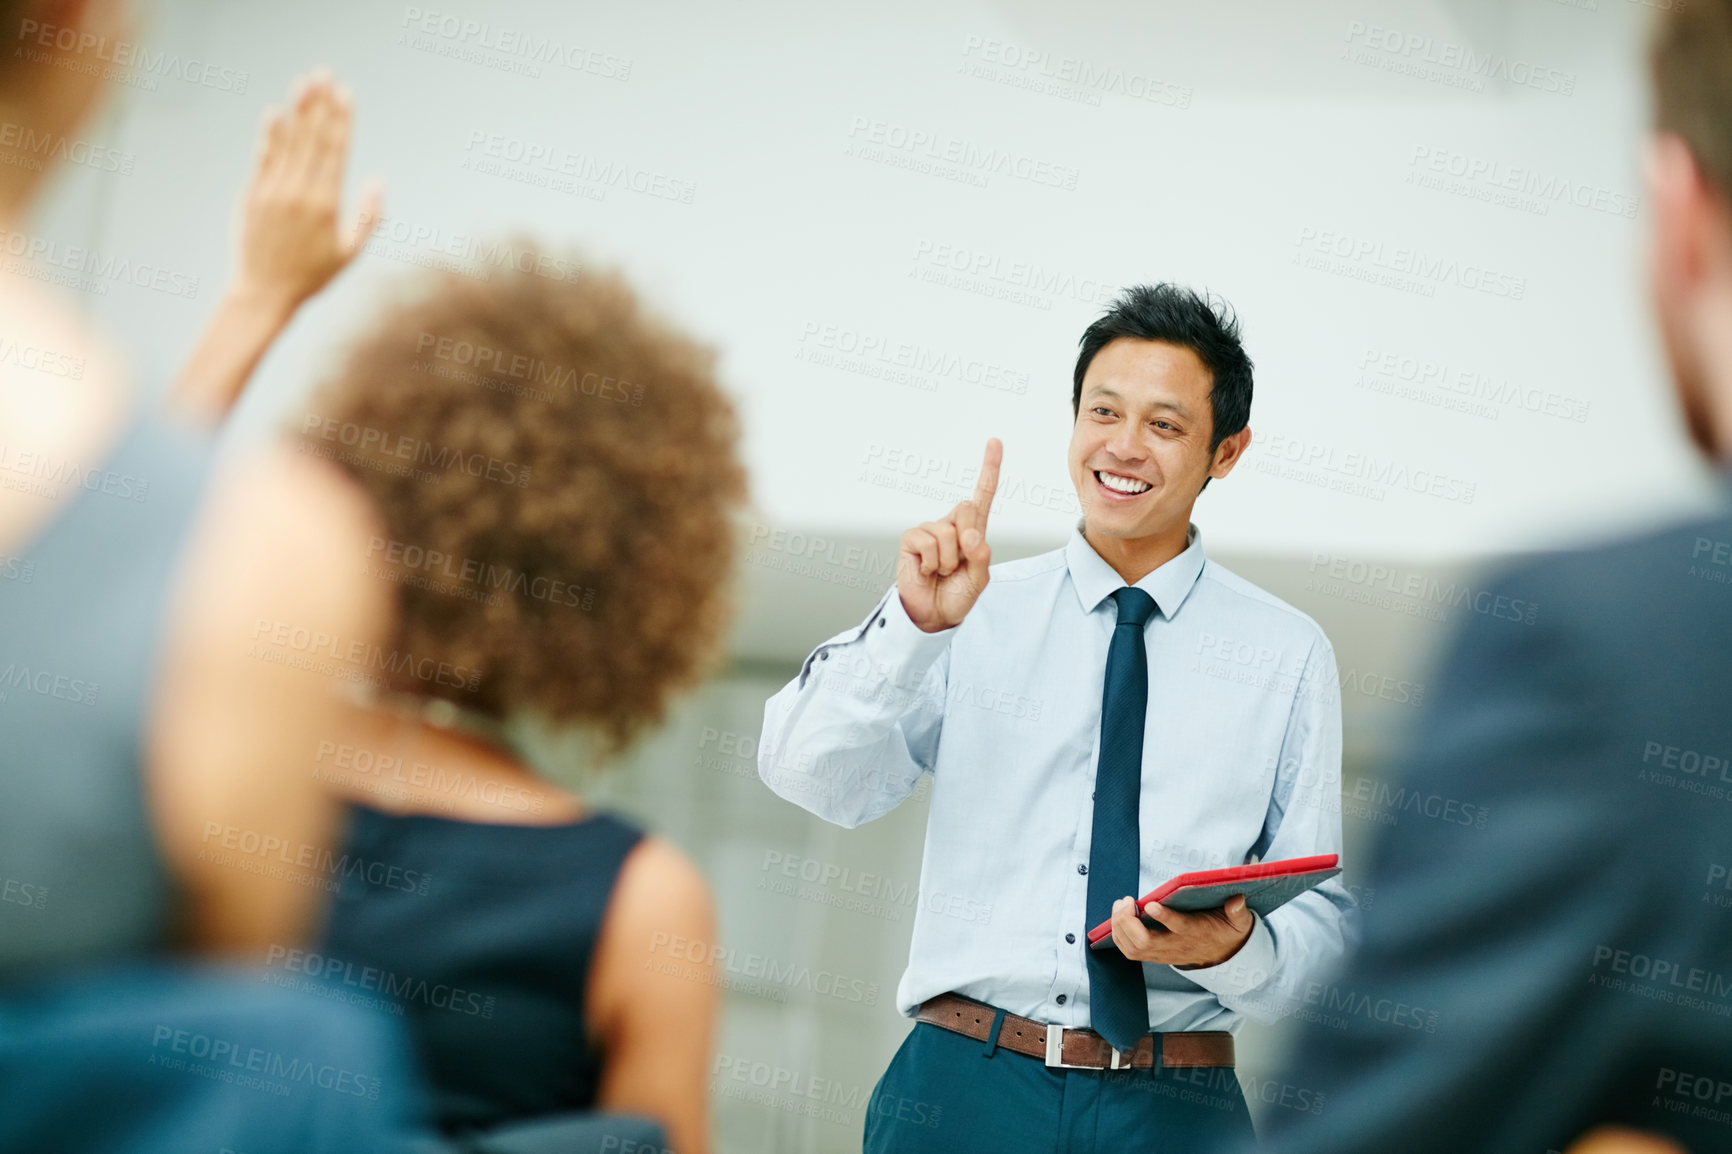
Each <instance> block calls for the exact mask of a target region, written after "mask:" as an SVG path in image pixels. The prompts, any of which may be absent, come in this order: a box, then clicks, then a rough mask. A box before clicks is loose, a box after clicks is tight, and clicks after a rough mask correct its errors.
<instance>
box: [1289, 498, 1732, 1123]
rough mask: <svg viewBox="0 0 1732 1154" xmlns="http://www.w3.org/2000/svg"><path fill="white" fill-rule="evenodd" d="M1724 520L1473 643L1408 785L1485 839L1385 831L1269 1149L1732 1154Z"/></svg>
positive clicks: (1463, 641) (1520, 569)
mask: <svg viewBox="0 0 1732 1154" xmlns="http://www.w3.org/2000/svg"><path fill="white" fill-rule="evenodd" d="M1729 481H1732V478H1729ZM1726 493H1727V495H1728V496H1729V497H1732V483H1729V484H1728V485H1727V487H1726ZM1727 510H1728V511H1727V512H1726V513H1724V514H1721V515H1716V516H1714V517H1712V518H1710V519H1707V520H1703V521H1700V522H1696V523H1692V524H1687V525H1682V526H1676V527H1671V528H1668V529H1665V530H1663V531H1659V532H1654V533H1650V534H1647V535H1645V536H1643V537H1641V538H1638V539H1635V540H1630V541H1626V542H1622V543H1619V544H1615V545H1611V546H1601V547H1596V548H1593V549H1589V550H1581V551H1577V552H1572V553H1564V554H1554V555H1549V556H1545V557H1541V558H1538V559H1535V560H1532V561H1529V562H1526V563H1523V564H1520V565H1518V566H1516V567H1514V568H1512V569H1510V570H1508V571H1506V572H1505V573H1503V574H1502V575H1501V576H1500V577H1499V578H1497V579H1496V580H1495V581H1494V586H1495V589H1496V591H1497V592H1501V593H1506V594H1508V595H1510V596H1511V597H1518V598H1522V599H1525V600H1527V601H1530V602H1533V603H1535V604H1536V605H1537V612H1536V613H1535V620H1534V622H1533V623H1532V624H1526V623H1523V622H1519V621H1510V620H1506V619H1503V618H1500V617H1498V616H1496V615H1493V614H1484V615H1479V614H1476V615H1474V616H1473V618H1472V621H1471V623H1470V624H1469V625H1467V626H1466V627H1465V629H1464V630H1463V632H1462V633H1461V634H1460V635H1459V637H1458V638H1457V639H1456V641H1455V644H1454V646H1453V650H1452V651H1451V652H1450V654H1449V656H1448V657H1447V659H1446V660H1445V662H1444V665H1443V667H1442V669H1441V672H1440V675H1439V677H1438V678H1437V681H1436V683H1435V684H1436V693H1435V694H1434V696H1433V699H1432V701H1431V703H1430V706H1429V709H1428V712H1427V713H1426V714H1425V715H1424V717H1423V719H1422V720H1421V721H1420V722H1419V723H1418V725H1417V726H1416V732H1415V734H1414V739H1413V741H1412V743H1411V747H1410V750H1409V752H1408V753H1407V755H1406V757H1405V760H1404V763H1403V765H1402V766H1401V767H1400V773H1399V774H1398V776H1397V779H1396V784H1397V785H1398V786H1399V787H1400V788H1403V789H1406V790H1408V791H1410V792H1409V794H1408V795H1407V796H1413V795H1414V794H1418V795H1420V796H1423V797H1425V798H1432V797H1438V798H1441V799H1442V801H1443V802H1445V803H1447V802H1449V801H1454V802H1455V803H1456V807H1455V809H1456V812H1461V807H1462V806H1475V807H1483V809H1484V813H1485V818H1486V821H1485V825H1484V828H1471V827H1465V826H1463V825H1461V824H1457V823H1455V822H1451V821H1445V820H1413V821H1408V820H1401V821H1400V822H1399V824H1398V825H1397V826H1395V827H1394V828H1391V829H1388V830H1385V831H1383V835H1382V836H1381V837H1380V839H1379V840H1378V842H1377V846H1376V849H1375V852H1374V854H1373V856H1372V859H1371V860H1370V862H1369V877H1367V878H1366V879H1365V881H1366V885H1367V887H1368V888H1370V889H1371V890H1372V891H1374V894H1375V898H1374V901H1373V903H1372V904H1371V905H1370V906H1369V907H1368V908H1367V909H1366V910H1365V911H1364V938H1363V944H1362V947H1361V948H1360V950H1359V951H1358V952H1357V953H1356V955H1355V956H1354V957H1353V958H1351V959H1350V960H1349V961H1348V962H1347V963H1346V965H1345V968H1344V969H1343V971H1342V972H1341V973H1340V974H1339V975H1338V976H1337V978H1336V979H1335V980H1334V981H1333V982H1332V983H1331V984H1330V985H1329V986H1327V987H1324V988H1323V989H1321V990H1317V991H1310V993H1311V994H1312V995H1314V996H1313V997H1310V998H1308V999H1307V1006H1306V1008H1307V1010H1308V1011H1309V1012H1308V1013H1307V1014H1306V1015H1305V1016H1306V1022H1305V1025H1304V1026H1303V1027H1302V1029H1301V1037H1300V1040H1299V1043H1298V1046H1297V1049H1296V1051H1295V1053H1294V1056H1293V1058H1292V1060H1291V1062H1290V1064H1289V1068H1288V1071H1287V1073H1286V1075H1285V1077H1284V1082H1285V1083H1287V1084H1291V1085H1294V1086H1300V1087H1305V1088H1307V1089H1309V1090H1310V1092H1311V1093H1310V1094H1309V1095H1308V1096H1307V1097H1306V1098H1305V1101H1306V1103H1307V1107H1308V1108H1307V1109H1286V1108H1282V1107H1281V1106H1279V1105H1277V1106H1275V1107H1273V1108H1272V1109H1271V1110H1270V1111H1269V1115H1268V1121H1267V1123H1266V1126H1265V1130H1266V1132H1265V1134H1264V1139H1265V1145H1266V1146H1267V1147H1268V1148H1269V1149H1273V1150H1277V1151H1281V1152H1283V1154H1299V1152H1313V1151H1314V1152H1317V1154H1324V1152H1327V1154H1354V1152H1358V1151H1364V1152H1367V1154H1370V1152H1373V1151H1375V1152H1378V1154H1386V1152H1388V1151H1402V1152H1403V1154H1425V1152H1427V1151H1438V1152H1440V1154H1441V1152H1443V1151H1449V1152H1450V1154H1461V1152H1464V1151H1474V1152H1476V1154H1482V1152H1497V1151H1510V1152H1512V1154H1518V1152H1519V1154H1545V1152H1546V1151H1548V1150H1562V1149H1564V1148H1565V1147H1567V1145H1568V1144H1569V1141H1570V1140H1571V1139H1572V1138H1573V1137H1575V1136H1576V1135H1578V1134H1579V1133H1581V1132H1582V1131H1583V1130H1585V1129H1587V1128H1589V1127H1590V1126H1591V1125H1593V1124H1595V1123H1598V1122H1604V1121H1617V1122H1622V1123H1624V1124H1628V1125H1635V1126H1638V1127H1642V1128H1646V1129H1653V1130H1659V1131H1664V1132H1667V1133H1670V1134H1672V1135H1675V1136H1676V1137H1677V1138H1678V1139H1680V1140H1682V1141H1683V1142H1684V1143H1685V1144H1686V1145H1687V1146H1688V1147H1689V1149H1690V1150H1692V1151H1694V1152H1697V1154H1701V1152H1706V1151H1720V1150H1732V500H1729V501H1728V503H1727ZM1431 808H1434V809H1438V811H1439V812H1440V813H1441V812H1445V808H1444V807H1441V806H1434V807H1431ZM1475 812H1476V814H1477V812H1478V811H1475ZM1319 1095H1321V1102H1320V1103H1319V1102H1318V1096H1319Z"/></svg>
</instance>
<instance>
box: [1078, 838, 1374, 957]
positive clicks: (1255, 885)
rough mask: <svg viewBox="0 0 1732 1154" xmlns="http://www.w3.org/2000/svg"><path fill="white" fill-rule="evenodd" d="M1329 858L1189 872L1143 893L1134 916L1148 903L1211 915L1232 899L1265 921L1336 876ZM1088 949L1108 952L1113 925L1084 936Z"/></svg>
mask: <svg viewBox="0 0 1732 1154" xmlns="http://www.w3.org/2000/svg"><path fill="white" fill-rule="evenodd" d="M1339 860H1340V858H1339V856H1338V855H1336V854H1332V853H1326V854H1318V855H1317V856H1315V857H1295V858H1288V859H1287V860H1285V861H1264V862H1258V863H1257V864H1255V865H1242V866H1230V867H1228V868H1227V869H1220V870H1195V871H1193V872H1191V873H1188V874H1180V875H1179V876H1178V877H1176V878H1173V879H1172V880H1171V881H1169V882H1165V883H1163V884H1162V885H1161V886H1159V887H1158V888H1156V889H1154V890H1151V891H1149V892H1148V893H1147V894H1144V895H1143V897H1142V898H1141V900H1139V901H1138V902H1137V910H1138V912H1139V913H1140V912H1141V911H1142V909H1143V907H1144V906H1146V905H1148V904H1149V903H1150V902H1159V903H1160V904H1161V905H1163V906H1166V907H1167V908H1168V909H1172V910H1183V911H1185V912H1186V913H1194V912H1196V911H1197V910H1212V909H1216V908H1218V907H1220V906H1223V905H1226V904H1227V899H1228V898H1230V897H1232V896H1233V895H1234V894H1244V895H1245V905H1246V906H1248V907H1250V908H1251V909H1253V910H1256V911H1257V912H1258V913H1260V914H1262V915H1264V916H1265V917H1267V916H1268V914H1269V911H1270V910H1273V909H1277V908H1279V907H1281V906H1283V905H1285V904H1287V903H1288V902H1290V901H1292V900H1293V899H1294V898H1296V897H1298V896H1299V895H1300V894H1302V893H1304V892H1305V891H1306V890H1308V889H1310V888H1311V887H1312V886H1315V885H1317V884H1318V883H1319V882H1322V881H1326V880H1328V879H1329V878H1332V877H1334V876H1335V875H1336V874H1338V873H1340V872H1341V867H1340V866H1339V865H1337V864H1336V863H1337V862H1338V861H1339ZM1143 924H1144V925H1146V926H1148V927H1149V928H1150V929H1151V930H1154V931H1155V932H1156V933H1162V934H1164V933H1168V932H1169V931H1168V930H1167V927H1165V926H1163V925H1161V923H1159V922H1157V921H1155V920H1154V919H1152V918H1150V917H1149V916H1148V915H1147V914H1144V915H1143ZM1089 947H1090V948H1091V949H1096V950H1110V949H1113V948H1115V947H1114V946H1113V923H1112V922H1111V920H1108V921H1104V922H1102V923H1101V924H1100V925H1098V926H1096V927H1095V928H1094V929H1092V930H1090V931H1089Z"/></svg>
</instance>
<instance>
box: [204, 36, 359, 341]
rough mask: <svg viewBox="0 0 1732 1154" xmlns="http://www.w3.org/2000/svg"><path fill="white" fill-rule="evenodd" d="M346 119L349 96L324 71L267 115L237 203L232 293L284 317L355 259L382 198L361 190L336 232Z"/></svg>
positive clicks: (302, 81) (349, 115) (305, 79)
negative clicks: (345, 222) (238, 237)
mask: <svg viewBox="0 0 1732 1154" xmlns="http://www.w3.org/2000/svg"><path fill="white" fill-rule="evenodd" d="M352 121H353V114H352V111H351V109H350V104H349V96H348V93H347V92H346V91H345V90H343V89H342V88H340V87H339V86H338V84H337V82H336V80H335V78H334V77H332V76H331V74H330V73H328V72H326V71H324V70H323V69H321V70H319V71H317V72H315V73H313V74H312V75H311V76H307V77H303V78H301V79H300V80H299V81H297V82H296V86H295V94H294V99H293V101H292V102H291V104H290V106H289V107H288V108H287V109H286V110H285V109H277V108H273V109H270V110H269V111H268V112H267V113H266V119H265V127H264V131H263V132H262V133H261V134H260V139H259V152H258V161H257V163H256V165H255V167H254V169H253V177H252V180H251V182H250V183H249V184H248V186H247V191H246V195H245V197H244V199H243V200H242V201H241V240H240V253H239V257H240V268H239V273H238V276H237V278H236V284H235V290H236V292H238V293H239V294H241V295H243V296H248V297H252V298H255V299H257V300H260V301H262V302H264V303H266V304H268V305H270V306H273V307H275V308H278V309H280V310H282V311H283V313H284V314H285V315H286V314H287V313H291V312H293V311H294V310H295V309H296V308H298V307H299V306H300V305H301V303H302V302H303V301H305V300H307V299H308V298H309V297H311V296H312V295H313V294H315V293H317V292H318V291H319V290H320V289H322V288H324V287H325V285H327V284H329V283H330V281H331V278H332V277H334V276H336V275H337V274H338V273H339V272H341V271H342V270H343V269H344V267H345V266H347V265H348V263H349V262H350V261H352V260H354V259H355V256H356V255H357V254H358V253H359V252H360V251H361V248H362V246H364V245H365V244H366V243H367V238H368V237H370V236H371V235H372V233H373V229H374V228H376V227H377V226H378V223H379V208H380V204H381V201H382V199H383V191H382V188H381V186H380V184H379V182H378V181H377V180H372V181H369V182H368V183H367V186H366V187H365V189H363V191H362V193H361V201H360V206H359V208H358V210H357V212H356V215H355V218H354V220H353V221H351V223H350V224H349V225H348V226H347V227H343V228H339V225H338V213H339V210H340V208H341V206H342V201H343V169H344V167H345V166H346V164H347V162H348V156H349V134H350V129H351V124H352Z"/></svg>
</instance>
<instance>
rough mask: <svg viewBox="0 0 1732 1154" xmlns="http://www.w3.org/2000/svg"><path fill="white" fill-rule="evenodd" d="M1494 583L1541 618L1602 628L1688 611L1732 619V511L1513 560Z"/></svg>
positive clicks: (1496, 571) (1496, 588) (1492, 585)
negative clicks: (1520, 598)
mask: <svg viewBox="0 0 1732 1154" xmlns="http://www.w3.org/2000/svg"><path fill="white" fill-rule="evenodd" d="M1487 585H1488V587H1490V588H1492V589H1493V590H1494V591H1497V592H1506V593H1508V594H1510V595H1512V596H1526V597H1527V598H1528V599H1529V600H1530V601H1532V602H1533V603H1535V604H1536V605H1537V606H1538V609H1539V613H1540V615H1541V616H1550V617H1551V618H1552V620H1553V621H1554V622H1563V621H1572V620H1573V621H1576V622H1579V623H1581V624H1583V625H1587V626H1591V627H1593V628H1594V629H1595V630H1596V632H1604V631H1607V630H1612V631H1616V626H1617V625H1618V623H1620V622H1622V623H1626V624H1628V625H1634V624H1636V623H1638V622H1654V621H1661V620H1671V619H1677V618H1679V617H1681V616H1689V617H1691V618H1692V619H1694V620H1695V621H1696V624H1697V627H1702V626H1705V625H1706V624H1707V622H1706V621H1704V620H1702V617H1701V615H1702V614H1703V613H1707V614H1710V615H1711V616H1710V618H1709V620H1726V619H1728V618H1732V513H1727V512H1722V513H1717V514H1715V515H1713V516H1710V517H1696V518H1691V519H1688V520H1681V521H1675V522H1672V523H1668V524H1666V525H1662V526H1660V527H1657V528H1654V529H1650V530H1647V531H1645V532H1642V533H1638V534H1632V535H1629V536H1626V537H1622V538H1618V539H1616V540H1613V541H1608V542H1601V543H1597V544H1592V545H1584V546H1579V547H1576V548H1572V549H1560V550H1554V551H1550V552H1546V553H1536V554H1532V555H1529V556H1525V557H1520V558H1516V559H1513V560H1507V561H1505V562H1504V563H1503V564H1502V565H1500V566H1498V567H1496V568H1495V569H1494V570H1493V575H1492V576H1491V577H1490V578H1489V579H1488V581H1487Z"/></svg>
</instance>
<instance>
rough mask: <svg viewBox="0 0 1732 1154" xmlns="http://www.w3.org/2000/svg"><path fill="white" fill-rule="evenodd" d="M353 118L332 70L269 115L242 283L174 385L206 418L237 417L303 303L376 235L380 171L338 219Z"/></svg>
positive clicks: (304, 81) (246, 229) (245, 239)
mask: <svg viewBox="0 0 1732 1154" xmlns="http://www.w3.org/2000/svg"><path fill="white" fill-rule="evenodd" d="M352 119H353V117H352V114H351V112H350V108H349V97H348V94H347V93H346V92H344V91H343V90H342V89H341V88H339V87H338V85H337V82H336V80H335V79H334V78H333V77H332V76H331V75H330V73H328V72H326V71H324V70H323V69H320V70H319V71H318V72H315V73H313V74H312V75H311V76H307V77H303V78H301V79H300V80H299V81H297V82H296V84H295V92H294V98H293V100H292V101H291V102H290V105H289V108H288V109H287V110H282V109H271V110H270V111H269V112H268V113H267V114H266V118H265V127H264V131H263V132H262V133H261V134H260V137H259V154H258V161H257V164H256V165H255V166H254V168H253V175H252V178H251V180H249V181H248V183H247V190H246V193H245V195H244V196H243V197H242V199H241V212H240V233H241V235H240V244H239V252H238V254H237V255H238V264H239V268H238V270H237V272H236V277H235V283H234V284H233V285H231V286H229V289H228V291H227V292H225V293H224V294H223V298H222V300H221V301H220V302H219V303H218V305H217V313H216V316H215V317H213V318H212V320H211V324H210V327H209V328H208V329H206V330H205V334H204V336H203V337H202V338H201V339H200V341H199V344H198V347H197V348H195V349H194V350H193V354H192V356H191V357H190V358H189V359H188V360H187V364H186V367H185V368H184V369H182V370H181V375H180V378H179V379H178V380H177V381H176V382H175V386H174V388H173V389H172V390H171V391H170V392H169V396H168V406H169V408H170V409H171V410H173V411H176V412H180V413H183V414H186V415H188V416H191V417H192V418H194V419H195V420H198V421H201V422H217V421H221V420H222V419H223V418H225V417H226V416H228V413H229V410H230V409H232V408H233V407H234V403H235V401H236V400H237V399H238V398H239V397H240V394H241V390H242V389H244V388H245V387H246V383H247V380H248V379H249V378H250V377H251V376H252V374H253V370H254V369H255V368H257V367H258V364H259V361H260V360H261V359H262V358H263V357H264V355H265V350H266V349H268V348H270V346H271V343H272V342H273V341H275V340H276V339H277V337H278V336H279V335H280V334H281V333H282V331H283V329H285V328H286V327H288V323H289V319H290V318H291V317H293V316H294V315H295V310H296V309H298V308H300V307H301V305H302V304H303V303H305V302H306V300H307V298H309V297H311V296H312V295H313V294H314V293H317V292H318V291H319V290H320V289H322V288H324V287H325V286H326V285H327V284H329V283H330V282H331V278H332V277H334V276H336V275H337V274H338V273H339V272H341V271H343V268H344V267H345V266H346V265H348V263H349V262H350V261H352V260H354V259H355V257H356V255H357V254H359V253H360V251H361V248H362V246H363V245H365V244H366V243H367V238H368V237H369V236H371V235H372V234H373V229H374V228H375V227H377V225H378V223H379V206H380V202H381V200H382V198H383V193H382V189H381V186H380V184H379V182H378V181H377V180H372V181H369V182H368V183H367V187H366V188H365V189H364V190H363V191H362V193H361V203H360V208H359V210H358V212H357V213H356V216H355V219H354V221H353V222H352V223H351V224H350V225H349V226H348V227H346V228H340V227H339V225H338V221H337V217H338V212H339V209H340V208H341V206H342V201H343V168H344V166H345V165H346V164H347V163H348V156H349V129H350V124H351V121H352Z"/></svg>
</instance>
